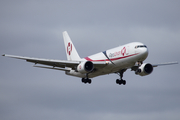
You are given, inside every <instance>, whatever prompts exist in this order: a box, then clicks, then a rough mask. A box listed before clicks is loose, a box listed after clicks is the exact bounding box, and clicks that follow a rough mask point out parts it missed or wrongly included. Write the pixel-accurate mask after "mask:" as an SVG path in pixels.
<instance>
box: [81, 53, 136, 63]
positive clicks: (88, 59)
mask: <svg viewBox="0 0 180 120" xmlns="http://www.w3.org/2000/svg"><path fill="white" fill-rule="evenodd" d="M137 54H139V53H136V54H132V55H128V56H124V57H118V58H113V59H110V60H111V61H115V60H120V59H123V58H127V57H131V56H134V55H137ZM84 59H86V60H87V61H92V62H100V61H109V60H108V59H105V60H92V59H91V58H89V57H85V58H84Z"/></svg>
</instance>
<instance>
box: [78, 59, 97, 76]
mask: <svg viewBox="0 0 180 120" xmlns="http://www.w3.org/2000/svg"><path fill="white" fill-rule="evenodd" d="M93 69H94V65H93V63H92V62H91V61H83V62H81V63H80V64H79V65H78V66H77V71H78V72H80V73H88V72H91V71H92V70H93Z"/></svg>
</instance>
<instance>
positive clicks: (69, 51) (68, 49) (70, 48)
mask: <svg viewBox="0 0 180 120" xmlns="http://www.w3.org/2000/svg"><path fill="white" fill-rule="evenodd" d="M71 52H72V44H71V43H70V42H69V43H68V46H67V53H68V54H69V55H71Z"/></svg>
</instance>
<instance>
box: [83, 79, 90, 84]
mask: <svg viewBox="0 0 180 120" xmlns="http://www.w3.org/2000/svg"><path fill="white" fill-rule="evenodd" d="M81 81H82V82H83V83H85V84H86V83H89V84H91V82H92V81H91V79H88V78H82V80H81Z"/></svg>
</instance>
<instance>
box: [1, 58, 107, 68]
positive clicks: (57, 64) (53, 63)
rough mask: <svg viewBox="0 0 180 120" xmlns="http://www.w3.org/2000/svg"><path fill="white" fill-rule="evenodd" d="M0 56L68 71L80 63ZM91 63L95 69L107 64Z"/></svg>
mask: <svg viewBox="0 0 180 120" xmlns="http://www.w3.org/2000/svg"><path fill="white" fill-rule="evenodd" d="M2 56H6V57H11V58H16V59H22V60H26V61H27V62H31V63H35V65H34V67H39V68H47V69H54V70H62V71H70V70H71V68H72V69H75V68H76V67H77V66H78V65H79V64H80V63H81V61H68V60H53V59H41V58H31V57H23V56H16V55H7V54H4V55H2ZM37 64H42V65H47V66H38V65H37ZM93 64H94V67H95V68H97V69H99V68H101V67H103V66H106V65H107V63H105V62H93Z"/></svg>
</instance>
